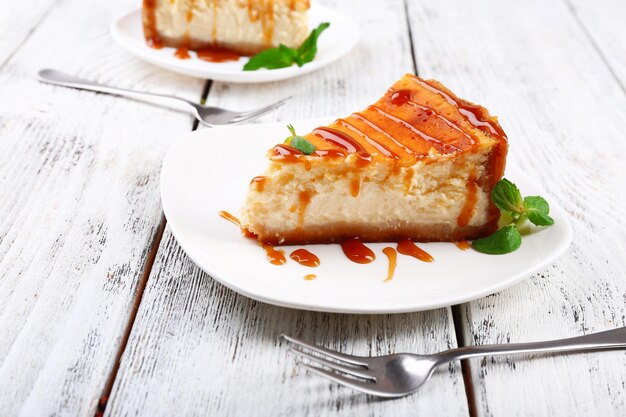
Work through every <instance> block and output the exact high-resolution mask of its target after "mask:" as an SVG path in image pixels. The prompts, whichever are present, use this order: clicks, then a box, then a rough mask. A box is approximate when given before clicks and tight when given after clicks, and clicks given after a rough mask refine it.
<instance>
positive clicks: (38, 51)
mask: <svg viewBox="0 0 626 417" xmlns="http://www.w3.org/2000/svg"><path fill="white" fill-rule="evenodd" d="M319 1H320V2H323V3H324V4H327V5H330V6H332V7H335V8H337V9H340V10H343V11H345V12H348V13H350V14H351V15H352V16H353V17H354V18H355V19H356V20H357V21H358V22H359V23H360V25H361V26H362V28H363V32H362V33H363V36H362V40H361V42H360V44H359V45H358V47H357V48H356V49H355V50H354V51H353V52H352V53H350V55H349V56H347V57H346V58H345V59H343V60H341V61H340V62H338V63H336V64H335V65H332V66H331V67H329V68H327V69H324V70H321V71H319V72H316V73H314V74H311V75H308V76H305V77H302V78H299V79H295V80H292V81H286V82H280V83H270V84H263V85H248V86H242V85H232V84H222V83H217V82H211V81H206V82H205V81H201V80H195V79H191V78H186V77H182V76H178V75H175V74H170V73H168V72H165V71H163V70H160V69H158V68H155V67H152V66H150V65H148V64H144V63H142V62H140V61H138V60H137V59H135V58H133V57H132V56H130V55H129V54H128V53H126V52H125V51H123V50H122V49H121V48H120V47H118V46H117V45H115V44H113V42H112V40H111V38H110V36H109V33H108V26H109V24H110V22H111V21H112V20H113V19H114V18H115V17H117V16H118V15H120V14H121V13H123V12H125V11H127V10H129V9H130V8H132V7H133V6H138V5H139V4H140V3H141V2H140V1H138V0H118V1H116V2H105V1H95V0H91V1H86V0H59V1H53V0H20V1H13V2H9V1H5V2H4V3H5V4H3V5H2V7H1V9H2V10H1V11H0V416H3V417H4V416H18V415H19V416H89V417H91V416H94V414H102V413H103V414H104V415H105V416H151V417H152V416H174V415H175V416H209V415H210V416H217V415H229V416H235V415H237V416H252V415H254V416H334V415H359V416H363V415H371V416H467V415H471V416H474V415H477V416H494V417H499V416H568V417H571V416H602V417H605V416H624V415H626V404H625V401H626V352H624V351H615V352H603V353H589V354H577V355H564V356H543V357H536V358H532V359H529V358H520V357H507V358H494V359H491V358H487V359H482V360H480V359H476V360H469V361H467V362H466V363H463V364H458V363H456V364H452V365H450V366H449V367H448V368H447V369H444V370H442V371H440V372H438V373H436V374H435V376H434V377H433V379H432V381H431V383H430V384H428V385H427V386H425V387H424V388H423V389H422V390H420V391H419V393H417V394H415V395H412V396H409V397H406V398H403V399H398V400H393V401H378V400H376V399H373V398H370V397H367V396H364V395H360V394H356V393H354V392H352V391H350V390H348V389H345V388H340V387H338V386H336V385H335V384H331V383H328V382H326V381H325V380H322V379H320V378H317V377H313V376H310V375H306V374H305V373H304V372H302V371H301V370H299V369H297V368H296V366H295V362H294V359H293V358H292V357H289V356H288V355H287V354H286V349H285V347H284V346H281V345H280V343H279V342H278V340H277V335H278V334H279V333H281V332H285V333H289V334H296V335H300V336H302V337H304V338H306V339H310V340H315V341H317V342H320V343H323V344H326V345H328V346H331V347H334V348H337V349H341V350H343V351H346V352H352V353H357V354H386V353H390V352H396V351H416V352H434V351H437V350H440V349H447V348H452V347H455V346H463V345H472V344H484V343H508V342H521V341H534V340H541V339H549V338H557V337H568V336H575V335H580V334H585V333H588V332H592V331H600V330H605V329H610V328H613V327H617V326H624V325H626V322H625V320H626V319H625V317H626V267H625V266H624V260H625V257H626V255H625V254H626V243H625V242H626V221H625V220H624V218H625V215H624V207H626V164H625V163H624V160H623V159H624V155H625V154H626V129H625V126H626V24H625V23H624V22H625V21H626V2H624V1H623V0H596V1H594V2H590V1H585V0H525V1H522V0H518V1H499V0H478V1H472V2H469V1H461V0H459V1H453V0H437V1H435V0H432V1H428V0H406V1H403V0H385V1H374V0H369V1H364V0H360V1H359V0H319ZM43 66H48V67H53V68H59V69H63V70H65V71H67V72H70V73H73V74H76V75H80V76H84V77H88V78H92V79H96V80H98V81H101V82H104V83H110V84H113V85H118V86H122V87H133V88H137V89H145V90H150V91H160V92H165V93H175V94H177V95H180V96H183V97H186V98H189V99H192V100H198V101H199V100H201V99H203V98H206V100H207V102H208V103H209V104H216V105H223V106H225V107H232V108H250V107H254V106H256V105H261V104H264V103H267V102H269V101H272V100H274V99H278V98H281V97H284V96H285V95H286V94H290V95H293V96H294V98H293V100H292V101H291V102H290V103H289V105H287V106H284V107H283V108H281V109H280V111H277V112H275V113H273V114H271V115H269V116H267V117H265V118H264V119H263V120H265V121H273V120H293V119H299V118H308V117H320V116H331V115H341V114H347V113H348V112H350V111H352V110H354V109H358V108H361V107H363V105H364V104H366V103H368V102H371V101H373V100H374V99H376V98H377V97H378V96H379V95H380V94H381V93H382V92H383V91H385V89H386V88H387V87H388V86H389V85H390V84H391V83H392V82H393V81H394V80H396V79H397V78H399V77H400V76H401V75H402V74H403V73H405V72H418V73H419V74H420V75H421V76H424V77H432V78H436V79H439V80H441V81H442V82H444V83H445V84H446V85H448V86H449V87H451V88H452V89H453V90H454V91H455V92H458V93H459V95H461V96H462V97H468V98H470V99H472V100H474V101H477V102H479V103H482V104H484V105H486V106H487V107H488V108H489V109H490V110H491V111H492V112H493V113H495V114H497V115H499V116H500V120H501V123H502V125H503V126H504V128H505V129H506V131H507V133H508V136H509V138H510V148H511V149H510V158H511V160H513V161H515V162H516V163H517V164H519V165H521V166H522V167H525V168H526V170H527V173H528V175H529V176H531V177H532V178H534V179H535V180H536V181H537V182H539V183H541V185H542V186H543V187H544V188H545V189H547V190H548V192H549V194H550V196H551V198H553V199H555V200H558V201H559V203H560V204H561V205H562V206H564V207H565V208H566V210H567V212H568V213H569V215H570V216H571V220H572V223H573V227H574V234H575V238H574V243H573V245H572V246H571V248H570V249H569V250H568V251H567V253H566V254H565V255H563V256H562V257H561V258H560V259H558V260H557V261H556V262H555V263H554V264H552V265H550V266H549V267H548V268H546V269H545V270H544V271H542V272H541V273H538V274H536V275H534V276H532V277H530V278H529V279H528V280H526V281H524V282H523V283H521V284H519V285H516V286H515V287H513V288H510V289H508V290H506V291H502V292H500V293H498V294H494V295H492V296H489V297H485V298H482V299H480V300H476V301H474V302H471V303H467V304H463V305H458V306H454V307H451V308H445V309H439V310H433V311H428V312H421V313H413V314H398V315H384V316H356V315H355V316H352V315H339V314H323V313H313V312H302V311H295V310H289V309H285V308H279V307H274V306H270V305H266V304H262V303H259V302H255V301H252V300H250V299H247V298H245V297H243V296H240V295H238V294H236V293H234V292H232V291H230V290H228V289H226V288H225V287H223V286H222V285H220V284H217V283H216V282H214V281H213V280H212V279H211V278H210V277H209V276H208V275H206V274H204V273H203V272H201V271H200V270H199V269H198V268H197V267H195V266H194V264H193V263H192V262H191V261H190V260H189V259H188V258H187V257H186V256H185V254H184V253H183V252H182V250H181V249H180V247H179V246H178V245H177V243H176V241H175V239H174V238H173V237H172V235H171V233H170V231H169V229H168V227H167V224H166V222H165V220H164V218H163V214H162V211H161V207H160V202H159V193H158V181H159V170H160V165H161V160H162V157H163V155H164V153H165V150H166V148H167V146H168V145H169V144H171V143H172V142H173V141H174V140H175V139H176V138H177V137H178V136H180V135H181V134H184V133H185V132H188V131H190V130H192V129H195V128H197V126H196V124H195V123H194V121H193V120H192V119H191V118H190V117H188V116H186V115H183V114H180V113H176V112H173V111H170V110H166V109H163V108H159V107H154V106H150V105H146V104H141V103H138V102H133V101H129V100H124V99H120V98H116V97H111V96H106V95H100V94H93V93H89V92H81V91H76V90H71V89H64V88H55V87H51V86H48V85H43V84H39V83H38V82H37V81H36V80H35V79H34V73H35V72H36V70H37V69H38V68H40V67H43Z"/></svg>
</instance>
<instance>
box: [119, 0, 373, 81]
mask: <svg viewBox="0 0 626 417" xmlns="http://www.w3.org/2000/svg"><path fill="white" fill-rule="evenodd" d="M311 9H313V12H314V13H318V14H330V15H331V16H335V17H336V18H339V19H343V20H344V21H345V22H346V23H347V24H348V25H349V27H350V34H351V37H350V38H348V39H347V40H346V42H345V43H344V46H343V48H341V49H339V51H340V52H338V53H337V54H336V56H332V57H330V58H329V59H326V60H317V61H316V60H313V61H312V62H310V63H308V64H306V65H304V66H302V67H297V66H291V67H288V68H279V69H275V70H260V71H252V72H245V71H242V70H238V71H232V70H224V69H222V68H219V67H215V66H216V65H219V64H216V63H209V62H207V63H205V64H206V65H211V67H209V69H207V70H199V69H196V68H190V67H189V66H188V65H186V63H187V60H176V61H174V60H171V61H170V60H165V59H163V60H158V59H154V58H153V57H151V56H149V55H148V52H149V51H150V49H148V47H147V46H146V45H145V44H142V45H143V47H135V45H134V44H131V43H128V42H126V40H125V39H124V37H126V36H130V35H129V34H128V32H126V31H124V30H122V29H121V23H122V22H123V21H124V20H125V19H127V18H129V17H131V16H132V15H134V14H138V15H139V19H138V21H139V22H141V18H140V17H141V10H142V8H141V7H134V8H132V9H130V10H128V11H126V12H125V13H122V14H120V15H119V16H118V17H117V18H115V19H113V21H112V22H111V24H110V25H109V33H110V35H111V37H112V38H113V40H114V41H115V42H116V43H117V44H118V45H120V46H121V47H122V48H124V49H125V50H126V51H128V52H130V53H131V54H132V55H133V56H135V57H137V58H138V59H140V60H142V61H144V62H146V63H148V64H150V65H154V66H157V67H159V68H162V69H165V70H167V71H171V72H175V73H178V74H183V75H186V76H190V77H195V78H205V79H212V80H214V81H221V82H231V83H237V84H252V83H265V82H273V81H282V80H286V79H290V78H295V77H299V76H302V75H305V74H308V73H311V72H313V71H316V70H318V69H321V68H323V67H325V66H327V65H330V64H332V63H333V62H335V61H337V60H339V59H341V58H343V57H344V56H346V55H347V54H348V53H349V52H351V51H352V50H353V49H354V48H355V47H356V45H357V44H358V43H359V40H360V38H361V29H360V27H359V25H358V24H357V22H356V21H355V20H354V19H352V18H351V17H350V16H349V15H347V14H345V13H342V12H340V11H337V10H336V9H333V8H330V7H328V6H324V5H321V4H317V3H314V4H312V5H311ZM311 9H309V13H310V12H311Z"/></svg>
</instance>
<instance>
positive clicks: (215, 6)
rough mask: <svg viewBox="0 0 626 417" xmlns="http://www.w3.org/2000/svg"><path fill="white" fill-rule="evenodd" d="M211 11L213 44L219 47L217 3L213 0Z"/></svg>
mask: <svg viewBox="0 0 626 417" xmlns="http://www.w3.org/2000/svg"><path fill="white" fill-rule="evenodd" d="M193 1H195V0H193ZM211 10H212V12H213V19H212V20H213V22H212V26H211V42H212V43H213V46H217V1H216V0H211ZM237 59H239V58H237Z"/></svg>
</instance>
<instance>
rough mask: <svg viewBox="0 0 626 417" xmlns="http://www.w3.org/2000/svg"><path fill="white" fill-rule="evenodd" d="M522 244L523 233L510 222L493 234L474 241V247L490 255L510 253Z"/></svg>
mask: <svg viewBox="0 0 626 417" xmlns="http://www.w3.org/2000/svg"><path fill="white" fill-rule="evenodd" d="M521 245H522V235H520V233H519V231H518V230H517V228H516V227H515V225H513V224H510V225H508V226H504V227H503V228H502V229H500V230H498V231H497V232H495V233H494V234H492V235H491V236H487V237H484V238H482V239H478V240H475V241H473V242H472V247H473V248H474V249H476V250H477V251H478V252H482V253H487V254H490V255H502V254H505V253H510V252H513V251H515V250H517V248H519V247H520V246H521Z"/></svg>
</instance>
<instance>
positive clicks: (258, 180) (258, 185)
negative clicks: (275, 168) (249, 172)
mask: <svg viewBox="0 0 626 417" xmlns="http://www.w3.org/2000/svg"><path fill="white" fill-rule="evenodd" d="M266 181H267V177H263V176H259V177H254V178H252V181H250V185H252V184H254V186H255V189H256V190H257V191H258V192H260V193H262V192H263V189H264V188H265V182H266Z"/></svg>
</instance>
